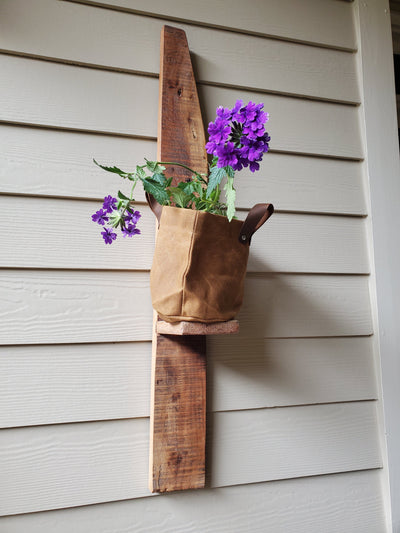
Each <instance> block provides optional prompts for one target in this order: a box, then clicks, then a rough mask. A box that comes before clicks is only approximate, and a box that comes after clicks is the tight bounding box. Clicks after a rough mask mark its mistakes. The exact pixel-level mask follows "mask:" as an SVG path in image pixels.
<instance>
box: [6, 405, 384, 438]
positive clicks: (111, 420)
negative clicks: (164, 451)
mask: <svg viewBox="0 0 400 533" xmlns="http://www.w3.org/2000/svg"><path fill="white" fill-rule="evenodd" d="M378 402H380V400H379V398H365V399H362V400H344V401H332V402H319V403H318V402H317V403H304V404H293V405H276V406H271V407H252V408H246V409H221V410H214V411H207V414H208V415H213V414H221V413H245V412H248V413H252V412H254V411H276V410H279V409H292V408H299V407H300V408H302V407H303V408H305V407H319V406H326V405H329V406H331V405H349V404H364V403H371V404H372V403H375V404H377V403H378ZM149 419H150V415H146V416H134V417H122V418H104V419H103V418H101V419H93V420H74V421H71V422H54V423H51V424H50V423H44V424H29V425H23V426H6V427H0V433H1V432H4V431H8V430H15V429H17V430H18V429H21V430H22V429H25V428H29V429H32V428H44V427H55V426H57V427H61V426H72V425H77V424H79V425H81V424H98V423H102V424H103V423H112V422H124V421H126V422H128V421H132V420H149ZM207 423H208V422H207ZM207 432H209V430H208V431H207Z"/></svg>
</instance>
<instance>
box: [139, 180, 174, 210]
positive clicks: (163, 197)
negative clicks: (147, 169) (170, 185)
mask: <svg viewBox="0 0 400 533" xmlns="http://www.w3.org/2000/svg"><path fill="white" fill-rule="evenodd" d="M142 183H143V189H144V190H145V191H146V192H148V193H150V194H151V195H152V196H154V198H155V199H156V200H157V202H158V203H159V204H161V205H168V204H169V196H168V194H167V191H166V190H165V189H164V187H163V186H162V185H160V184H159V183H157V182H156V181H152V180H151V179H150V178H148V179H144V180H142Z"/></svg>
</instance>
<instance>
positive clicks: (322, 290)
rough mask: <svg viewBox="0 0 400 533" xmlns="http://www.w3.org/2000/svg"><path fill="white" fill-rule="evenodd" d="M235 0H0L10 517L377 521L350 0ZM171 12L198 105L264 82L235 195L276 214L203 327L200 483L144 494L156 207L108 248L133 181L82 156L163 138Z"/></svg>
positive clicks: (180, 525)
mask: <svg viewBox="0 0 400 533" xmlns="http://www.w3.org/2000/svg"><path fill="white" fill-rule="evenodd" d="M231 4H232V6H231V8H230V10H229V11H230V16H229V17H227V16H225V11H226V9H225V8H224V5H226V4H225V3H224V2H216V1H215V0H214V1H213V2H209V1H208V0H205V1H204V2H202V3H198V2H194V1H185V2H184V3H182V2H181V1H180V0H173V1H171V2H168V3H165V2H161V1H158V0H147V1H146V2H143V1H142V0H108V1H107V2H105V1H103V2H89V1H86V2H79V3H77V2H72V1H58V2H56V1H54V0H38V1H37V2H35V6H34V7H33V5H32V3H31V2H29V1H28V0H3V2H2V3H1V6H0V16H1V19H2V20H3V21H5V24H4V30H2V32H1V36H0V49H1V50H2V53H1V55H0V63H1V69H2V72H7V76H2V77H1V80H0V88H1V91H0V109H1V113H0V120H1V123H0V139H1V144H2V151H1V155H0V157H1V165H0V192H1V196H0V204H1V209H2V213H3V216H4V217H5V220H7V221H8V224H9V225H8V226H7V231H3V234H2V238H1V254H0V287H1V291H0V312H1V316H2V320H1V322H0V402H1V405H2V406H3V407H2V409H1V411H0V425H1V428H2V429H1V431H0V452H1V453H0V458H1V459H0V460H1V461H2V465H1V471H2V472H3V476H2V482H1V484H0V486H1V492H0V494H1V497H0V502H1V514H2V515H3V517H2V518H0V531H2V528H3V529H4V531H7V533H23V532H25V531H27V530H29V531H30V532H32V533H35V532H36V531H52V533H53V532H55V533H66V532H67V531H71V530H73V531H76V532H77V533H79V532H80V531H82V533H83V531H84V532H85V533H92V532H93V533H106V531H113V532H115V533H122V532H126V531H129V532H130V531H132V532H133V531H134V532H139V531H143V532H144V531H146V532H147V531H155V530H156V529H157V530H160V529H161V530H162V531H165V532H171V533H172V532H178V531H182V532H185V533H186V532H191V531H193V532H194V531H198V532H202V533H203V532H208V531H210V532H211V531H212V532H214V531H215V532H222V531H230V532H238V533H239V532H243V531H248V532H249V533H252V532H255V531H260V532H261V531H265V527H266V524H268V527H269V528H270V529H269V530H270V531H272V532H280V531H282V532H285V533H286V532H290V531H296V532H301V531H304V532H307V533H309V532H313V531H315V532H320V531H328V532H330V531H331V532H338V533H339V532H340V533H342V532H343V531H346V533H347V532H360V533H361V532H362V533H364V532H368V531H370V532H371V533H380V532H383V531H385V515H384V505H383V496H382V493H381V476H380V471H381V468H382V466H383V465H384V462H383V459H382V450H381V442H380V441H381V437H382V435H381V430H380V427H381V426H380V417H381V409H382V407H381V394H380V390H379V387H378V386H377V378H378V376H377V373H376V368H377V364H379V361H378V354H377V352H376V349H375V337H374V320H373V307H372V305H373V304H371V298H370V272H371V261H370V257H369V256H370V252H369V249H370V237H369V231H368V223H369V218H368V217H369V206H368V201H367V197H368V194H367V187H366V186H367V181H366V172H365V166H364V165H365V163H364V158H365V156H366V154H365V146H364V140H363V133H362V122H363V117H362V91H361V90H360V76H359V56H358V54H359V52H357V49H358V48H359V44H358V42H357V39H358V37H357V31H356V30H357V27H356V22H357V17H356V7H357V6H356V5H355V4H354V3H348V2H341V1H336V0H324V2H320V1H316V0H307V1H304V2H302V3H301V5H300V4H299V3H298V2H296V1H295V0H284V1H283V0H281V1H279V2H278V1H275V0H269V1H268V2H261V3H260V2H255V1H249V2H246V9H244V7H243V6H244V4H243V3H241V2H239V1H238V0H233V1H232V3H231ZM211 5H212V7H211ZM211 14H212V16H211ZM228 19H229V21H228ZM171 21H174V22H171ZM166 23H167V24H173V23H176V25H177V26H179V27H182V28H183V29H185V31H186V33H187V37H188V41H189V47H190V50H191V52H192V56H193V63H194V68H195V72H196V78H197V80H198V89H199V95H200V99H201V104H202V111H203V117H204V121H205V123H207V122H208V121H210V120H212V119H213V116H214V113H215V107H216V106H217V105H220V104H223V105H225V106H229V105H231V104H232V103H233V102H234V101H235V100H236V99H237V98H239V97H241V98H243V99H244V100H250V99H251V100H253V101H263V102H264V103H265V108H266V110H267V111H269V113H270V122H269V127H268V131H269V132H270V134H271V136H272V141H271V152H270V154H268V156H267V157H266V158H265V160H264V162H263V165H262V170H261V171H260V172H259V173H258V175H250V173H246V172H243V173H242V175H238V177H237V181H238V186H237V189H238V197H239V202H238V205H239V208H240V212H239V215H244V214H245V211H246V210H248V209H249V208H250V207H251V205H252V204H254V203H257V202H259V201H262V200H264V201H270V202H273V203H274V205H275V208H276V213H275V214H274V216H273V218H272V219H271V221H270V222H268V225H266V226H265V229H264V228H263V230H262V232H259V233H258V234H257V235H256V236H255V237H254V239H253V242H252V252H251V257H250V262H249V269H248V270H249V273H248V276H247V281H246V295H245V302H244V305H243V309H242V311H241V313H240V316H239V320H240V324H241V331H240V333H239V335H238V336H236V337H234V338H228V337H226V338H225V337H224V338H210V339H209V340H208V411H209V416H208V466H207V472H208V482H207V483H208V486H207V489H205V490H204V491H190V492H188V493H182V494H170V495H162V496H155V497H154V496H150V494H149V492H148V489H147V469H148V414H149V404H150V376H149V373H150V359H151V343H150V341H151V324H152V309H151V302H150V294H149V269H150V266H151V259H152V250H153V240H154V220H153V218H152V215H151V213H150V212H148V210H147V209H146V207H145V206H144V204H143V195H140V194H139V195H138V200H139V202H140V203H142V204H143V205H141V207H140V208H141V210H142V211H143V218H142V219H141V227H142V235H141V236H140V238H137V239H136V240H135V241H133V240H132V242H116V243H115V244H114V245H113V247H105V246H104V244H103V243H102V242H101V240H100V238H99V235H98V230H96V227H95V225H94V224H92V223H91V221H90V215H91V213H93V212H94V211H95V210H96V208H97V206H98V205H99V201H100V199H101V198H102V197H103V196H104V195H105V194H109V193H111V192H113V191H114V190H116V189H117V188H118V187H119V183H118V182H116V181H115V179H113V178H111V177H110V176H108V175H107V174H106V173H104V172H103V171H101V170H100V169H98V168H97V167H95V166H94V165H93V163H92V161H91V160H92V158H93V157H94V158H96V159H97V160H99V161H104V162H105V163H111V162H113V163H115V164H118V165H119V166H121V167H122V168H130V167H132V166H133V165H134V164H136V163H137V162H138V161H140V160H141V159H142V158H143V156H145V157H148V158H151V157H154V155H155V151H156V135H157V105H158V79H157V78H158V71H159V34H160V29H161V27H162V25H163V24H166ZM360 104H361V106H360ZM121 188H122V190H123V184H122V185H121ZM14 217H17V222H16V223H13V222H11V223H10V222H9V221H13V218H14ZM22 221H23V222H24V223H23V224H22ZM4 480H5V481H4ZM119 500H125V501H119ZM67 508H68V509H67ZM10 515H14V516H10Z"/></svg>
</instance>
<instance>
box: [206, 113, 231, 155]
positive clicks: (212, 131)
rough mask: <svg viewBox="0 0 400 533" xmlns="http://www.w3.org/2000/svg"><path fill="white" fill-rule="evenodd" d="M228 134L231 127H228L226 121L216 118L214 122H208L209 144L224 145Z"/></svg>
mask: <svg viewBox="0 0 400 533" xmlns="http://www.w3.org/2000/svg"><path fill="white" fill-rule="evenodd" d="M230 132H231V127H230V126H229V122H228V120H226V119H223V118H220V117H217V118H216V120H215V122H210V124H209V125H208V133H209V135H210V137H209V142H210V143H215V144H216V145H218V144H221V143H224V142H226V141H227V140H228V138H229V134H230ZM207 144H208V143H207ZM208 153H211V152H208Z"/></svg>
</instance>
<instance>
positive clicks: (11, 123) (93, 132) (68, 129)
mask: <svg viewBox="0 0 400 533" xmlns="http://www.w3.org/2000/svg"><path fill="white" fill-rule="evenodd" d="M338 105H341V104H338ZM1 125H4V126H13V127H16V128H18V127H21V128H39V129H44V130H48V131H62V132H68V133H84V134H87V135H101V136H108V137H113V138H114V137H122V138H126V139H137V140H141V141H153V142H156V141H157V137H153V136H150V135H138V134H134V133H121V132H117V131H102V130H91V129H84V128H74V127H69V126H56V125H54V124H39V123H35V122H21V121H13V120H1V119H0V126H1ZM268 153H271V154H282V155H289V156H290V155H294V156H301V157H312V158H315V159H325V160H334V161H348V162H354V163H360V162H363V161H364V158H362V157H361V158H360V157H349V156H344V155H343V156H341V155H326V154H317V153H313V152H298V151H296V150H293V151H289V150H276V149H273V148H271V149H270V150H269V152H268Z"/></svg>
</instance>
